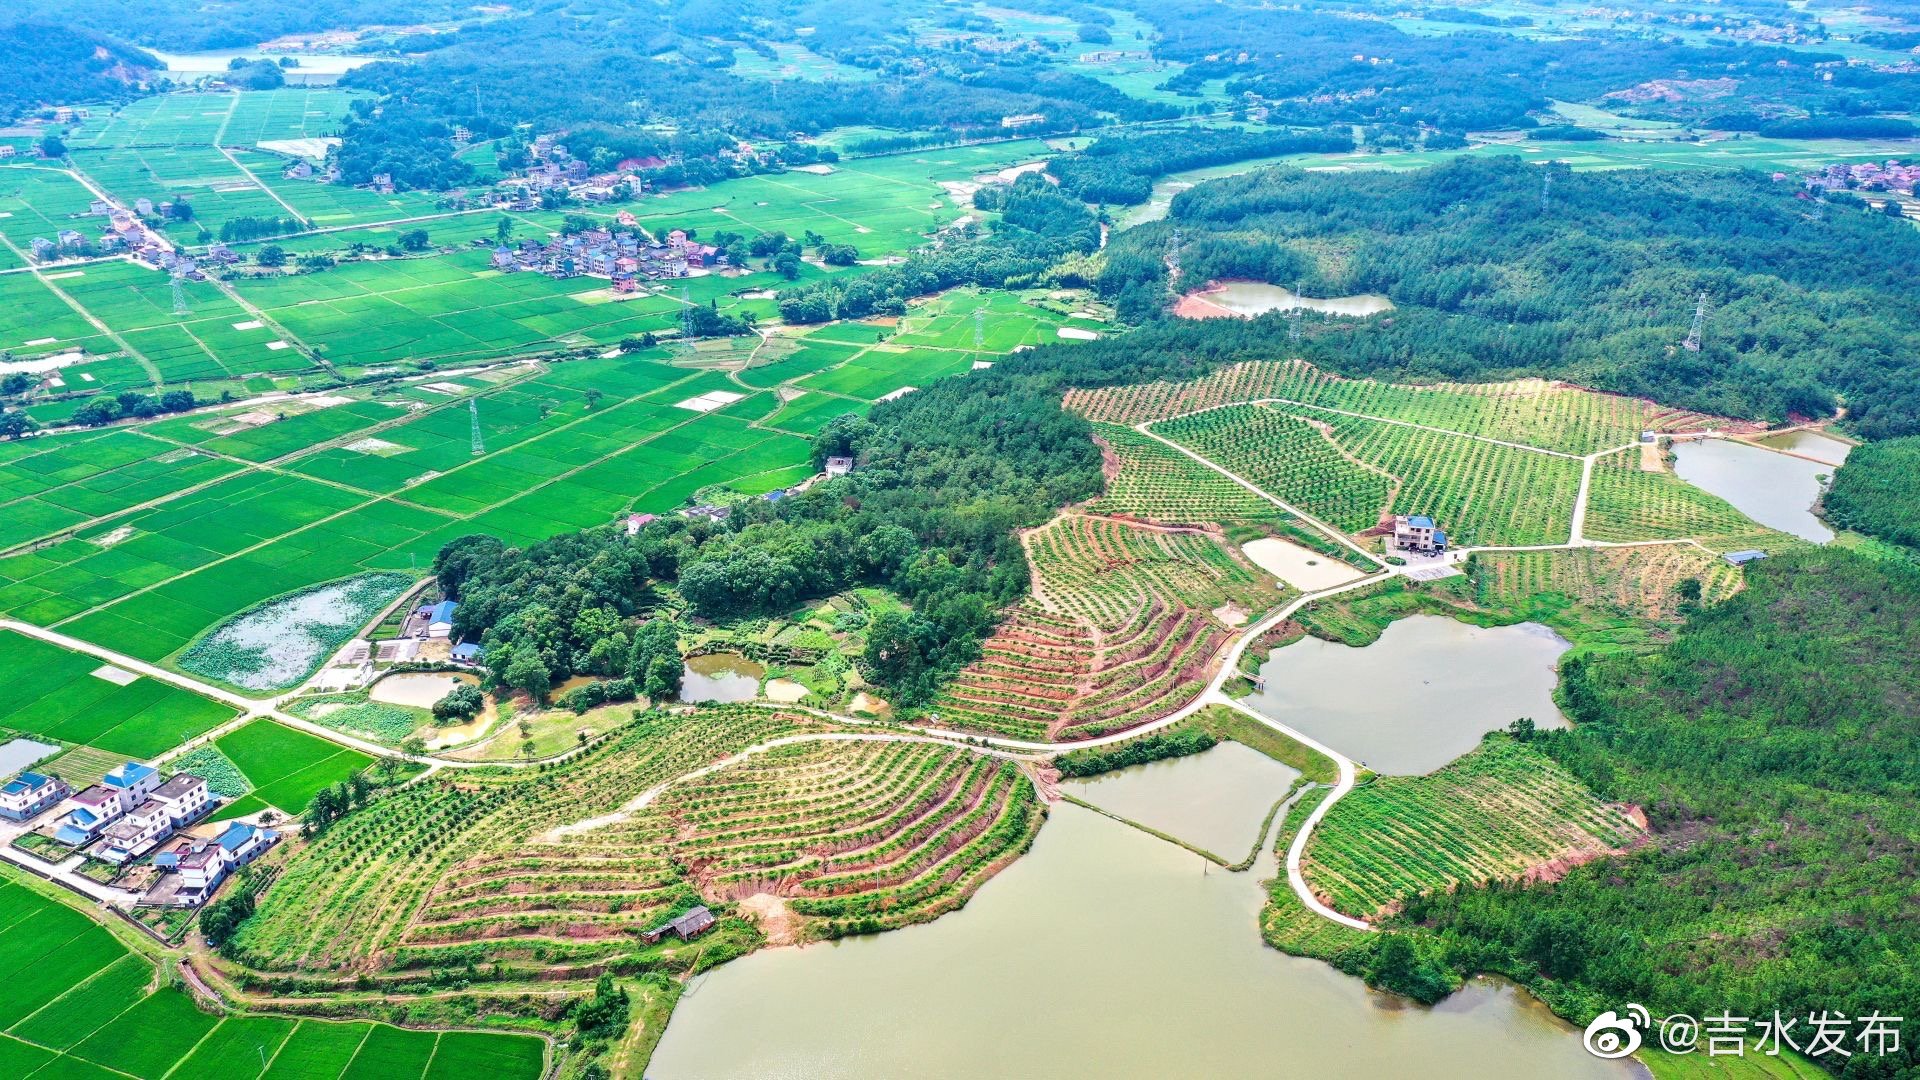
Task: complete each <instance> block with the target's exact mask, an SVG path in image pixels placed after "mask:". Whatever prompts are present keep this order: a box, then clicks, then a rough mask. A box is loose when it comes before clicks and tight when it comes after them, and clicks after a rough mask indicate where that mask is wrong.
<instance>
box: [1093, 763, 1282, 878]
mask: <svg viewBox="0 0 1920 1080" xmlns="http://www.w3.org/2000/svg"><path fill="white" fill-rule="evenodd" d="M1299 775H1300V773H1299V772H1298V771H1297V770H1295V769H1290V768H1288V767H1287V766H1285V765H1282V764H1280V763H1279V762H1277V761H1275V760H1273V759H1272V758H1270V757H1268V756H1267V755H1265V754H1263V753H1261V752H1260V751H1258V750H1254V749H1251V748H1249V747H1247V746H1245V745H1243V744H1241V743H1237V742H1223V743H1221V744H1219V745H1218V746H1215V747H1214V748H1213V749H1211V750H1208V751H1207V752H1205V753H1203V754H1194V755H1192V756H1190V757H1183V758H1174V759H1172V760H1168V761H1153V762H1148V763H1147V764H1145V765H1133V766H1129V767H1127V768H1124V769H1116V770H1114V771H1113V772H1110V773H1103V774H1101V775H1099V776H1093V777H1088V778H1087V779H1085V780H1062V781H1061V782H1060V790H1061V791H1064V792H1066V793H1067V794H1069V795H1072V796H1073V797H1074V798H1076V799H1084V800H1085V801H1087V802H1089V803H1092V804H1093V805H1095V806H1097V807H1099V808H1100V809H1102V810H1105V811H1107V812H1109V813H1113V814H1118V815H1120V816H1121V817H1123V818H1127V819H1128V820H1130V821H1137V822H1139V823H1141V824H1142V825H1146V826H1148V827H1149V828H1153V829H1157V830H1159V831H1160V832H1163V833H1166V834H1167V835H1169V836H1173V837H1178V838H1179V839H1181V840H1185V841H1186V842H1187V843H1189V844H1192V845H1194V846H1196V847H1198V848H1201V849H1202V850H1205V851H1211V852H1213V853H1214V854H1215V855H1218V856H1220V857H1221V858H1222V859H1224V860H1226V861H1227V862H1229V863H1232V862H1237V861H1239V860H1240V859H1244V858H1246V855H1247V852H1248V851H1249V850H1251V849H1252V847H1253V842H1254V839H1255V836H1254V834H1255V833H1256V832H1258V831H1259V829H1260V822H1262V821H1263V820H1265V819H1266V816H1267V811H1268V810H1269V809H1271V808H1272V807H1273V804H1274V803H1276V802H1278V801H1280V797H1281V796H1283V795H1285V794H1286V793H1287V789H1288V788H1289V787H1291V786H1293V781H1294V780H1295V778H1297V777H1298V776H1299Z"/></svg>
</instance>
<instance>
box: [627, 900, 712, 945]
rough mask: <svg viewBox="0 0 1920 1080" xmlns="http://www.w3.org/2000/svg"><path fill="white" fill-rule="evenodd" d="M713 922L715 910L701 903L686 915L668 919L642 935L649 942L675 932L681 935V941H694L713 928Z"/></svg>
mask: <svg viewBox="0 0 1920 1080" xmlns="http://www.w3.org/2000/svg"><path fill="white" fill-rule="evenodd" d="M713 924H714V918H713V912H711V911H708V910H707V908H706V906H705V905H701V906H699V907H695V908H691V909H689V910H688V911H687V913H686V914H685V915H682V916H680V917H679V918H677V919H668V920H667V921H666V922H663V923H661V924H660V925H659V926H656V927H654V928H653V929H651V930H648V931H647V932H645V933H644V934H641V935H640V936H641V937H643V938H645V939H646V940H647V941H648V942H655V941H659V940H660V939H661V938H663V937H665V936H667V934H669V933H673V934H677V935H679V937H680V940H681V941H692V940H693V939H694V938H697V937H699V936H700V935H701V934H704V933H706V932H707V931H708V930H711V929H713Z"/></svg>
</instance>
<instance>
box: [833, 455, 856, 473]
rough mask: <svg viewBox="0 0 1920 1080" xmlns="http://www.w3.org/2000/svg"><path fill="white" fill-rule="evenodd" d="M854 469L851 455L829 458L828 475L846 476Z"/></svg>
mask: <svg viewBox="0 0 1920 1080" xmlns="http://www.w3.org/2000/svg"><path fill="white" fill-rule="evenodd" d="M852 471H853V459H852V458H850V457H830V458H828V459H827V475H828V476H829V477H833V476H845V475H847V474H848V473H850V472H852Z"/></svg>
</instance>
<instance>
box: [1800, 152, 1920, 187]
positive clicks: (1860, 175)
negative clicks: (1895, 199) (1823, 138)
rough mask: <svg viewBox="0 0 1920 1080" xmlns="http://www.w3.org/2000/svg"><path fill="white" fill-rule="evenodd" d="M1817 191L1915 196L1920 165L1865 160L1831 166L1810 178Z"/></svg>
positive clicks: (1807, 180) (1918, 182)
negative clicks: (1879, 192) (1891, 193)
mask: <svg viewBox="0 0 1920 1080" xmlns="http://www.w3.org/2000/svg"><path fill="white" fill-rule="evenodd" d="M1806 183H1807V187H1808V188H1809V189H1810V190H1813V191H1903V192H1906V193H1907V194H1909V195H1911V194H1913V193H1914V190H1913V189H1914V185H1915V184H1920V165H1905V164H1902V163H1900V162H1898V161H1893V160H1888V161H1885V162H1872V161H1863V162H1860V163H1858V164H1854V165H1828V166H1827V167H1826V168H1824V169H1821V170H1820V171H1819V172H1816V173H1809V174H1808V175H1807V177H1806Z"/></svg>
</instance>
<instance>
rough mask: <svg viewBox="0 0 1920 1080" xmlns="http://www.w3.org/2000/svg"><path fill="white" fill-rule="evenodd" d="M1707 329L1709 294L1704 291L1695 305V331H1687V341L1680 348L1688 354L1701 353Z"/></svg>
mask: <svg viewBox="0 0 1920 1080" xmlns="http://www.w3.org/2000/svg"><path fill="white" fill-rule="evenodd" d="M1706 329H1707V294H1706V292H1705V291H1704V290H1703V291H1702V292H1701V293H1700V298H1699V299H1698V300H1697V301H1695V302H1694V305H1693V329H1691V330H1689V331H1687V340H1685V341H1683V342H1681V343H1680V347H1681V348H1683V349H1685V350H1687V351H1688V352H1699V351H1700V337H1701V335H1702V334H1704V333H1706Z"/></svg>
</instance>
